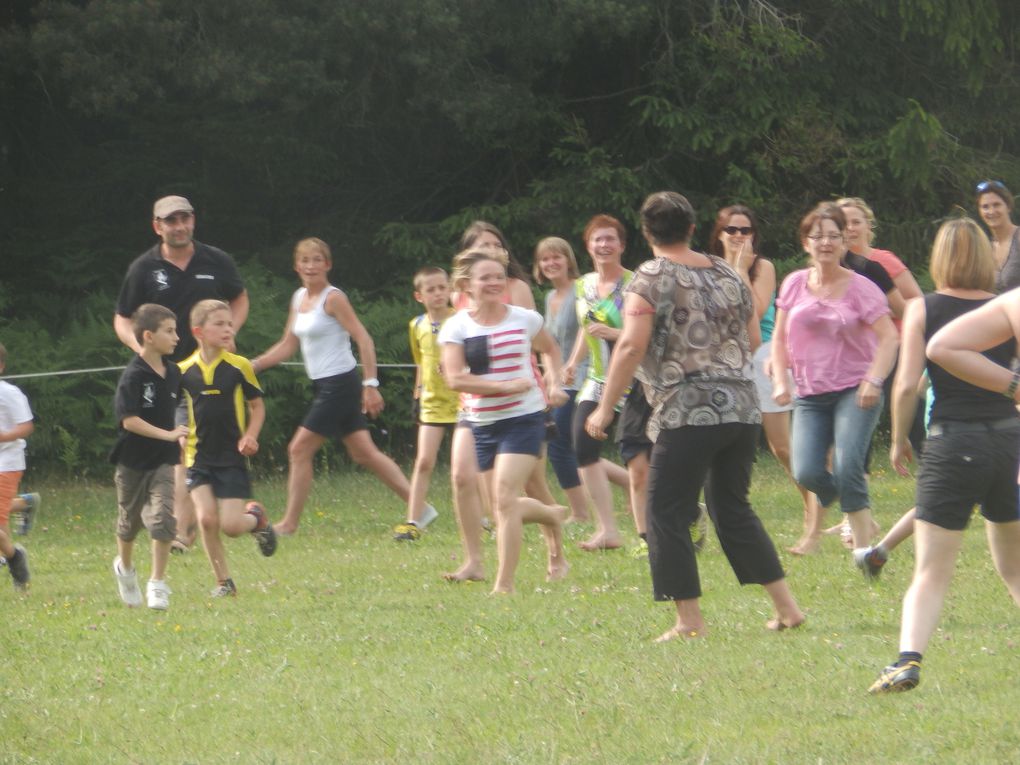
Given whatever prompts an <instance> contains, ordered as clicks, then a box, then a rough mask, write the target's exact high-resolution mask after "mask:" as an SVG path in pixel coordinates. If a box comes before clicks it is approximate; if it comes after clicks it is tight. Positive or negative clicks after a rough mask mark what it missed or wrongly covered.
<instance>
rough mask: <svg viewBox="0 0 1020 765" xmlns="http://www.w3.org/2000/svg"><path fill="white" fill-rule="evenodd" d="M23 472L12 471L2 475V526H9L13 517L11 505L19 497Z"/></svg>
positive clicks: (0, 522) (0, 502)
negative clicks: (9, 521) (8, 522)
mask: <svg viewBox="0 0 1020 765" xmlns="http://www.w3.org/2000/svg"><path fill="white" fill-rule="evenodd" d="M23 473H24V471H23V470H11V471H8V472H4V473H0V526H4V527H5V528H6V526H7V520H8V519H9V518H10V517H11V503H12V502H14V498H15V497H16V496H18V485H19V484H20V483H21V476H22V474H23Z"/></svg>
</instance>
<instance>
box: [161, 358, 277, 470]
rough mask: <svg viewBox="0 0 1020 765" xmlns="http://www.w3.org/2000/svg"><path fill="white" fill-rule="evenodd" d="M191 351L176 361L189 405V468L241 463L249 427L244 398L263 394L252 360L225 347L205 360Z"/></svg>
mask: <svg viewBox="0 0 1020 765" xmlns="http://www.w3.org/2000/svg"><path fill="white" fill-rule="evenodd" d="M199 353H200V351H195V353H193V354H192V355H191V356H189V357H188V358H186V359H185V360H184V361H182V362H180V367H181V389H182V390H183V391H184V398H185V401H186V402H187V405H188V428H189V429H190V431H191V432H190V433H189V434H188V444H187V447H186V448H185V450H184V459H185V465H187V466H188V467H195V466H197V467H200V468H208V467H243V466H244V464H245V463H244V457H243V456H241V453H240V452H239V451H238V450H237V442H238V441H240V440H241V436H242V435H243V434H244V430H245V428H246V427H247V419H248V409H247V406H246V405H245V402H246V401H248V400H250V399H253V398H260V397H261V396H262V388H261V387H259V381H258V380H257V379H256V378H255V372H254V370H253V369H252V368H251V362H250V361H248V359H246V358H244V357H243V356H238V355H237V354H236V353H228V352H227V351H223V352H222V353H221V354H220V355H219V356H218V357H217V358H216V360H215V361H213V362H212V363H211V364H206V363H205V362H204V361H202V359H201V357H200V356H199Z"/></svg>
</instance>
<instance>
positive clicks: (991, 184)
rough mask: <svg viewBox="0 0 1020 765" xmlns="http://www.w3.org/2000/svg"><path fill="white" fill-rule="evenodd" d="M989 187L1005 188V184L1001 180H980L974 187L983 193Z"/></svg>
mask: <svg viewBox="0 0 1020 765" xmlns="http://www.w3.org/2000/svg"><path fill="white" fill-rule="evenodd" d="M989 189H999V190H1000V191H1005V190H1006V184H1004V183H1003V182H1002V181H981V183H979V184H978V185H977V187H976V188H975V189H974V190H975V191H976V192H977V193H978V194H983V193H984V192H986V191H988V190H989Z"/></svg>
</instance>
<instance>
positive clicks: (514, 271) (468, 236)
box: [460, 220, 531, 286]
mask: <svg viewBox="0 0 1020 765" xmlns="http://www.w3.org/2000/svg"><path fill="white" fill-rule="evenodd" d="M486 233H488V234H492V235H493V236H494V237H496V238H497V239H499V243H500V244H501V245H502V246H503V249H504V250H506V255H507V258H508V261H507V268H506V275H507V276H509V277H510V278H511V279H519V280H520V281H522V282H524V283H525V284H527V285H528V286H531V280H530V279H529V278H528V272H527V271H525V270H524V266H522V265H521V264H520V263H518V262H517V258H515V257H514V255H513V253H512V252H510V245H509V244H507V241H506V237H505V236H503V232H502V231H500V230H499V229H498V228H496V227H495V226H494V225H493V224H491V223H489V222H488V221H484V220H476V221H475V222H474V223H472V224H471V225H470V226H468V227H467V228H466V229H464V233H463V234H461V235H460V251H461V252H463V251H464V250H470V249H471V248H472V247H474V246H475V242H476V241H477V240H478V237H480V236H481V235H482V234H486Z"/></svg>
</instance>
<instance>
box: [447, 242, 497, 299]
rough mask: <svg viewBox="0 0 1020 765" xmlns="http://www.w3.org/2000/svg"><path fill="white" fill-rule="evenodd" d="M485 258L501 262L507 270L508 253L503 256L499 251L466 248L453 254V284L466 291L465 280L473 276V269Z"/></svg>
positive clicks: (456, 287)
mask: <svg viewBox="0 0 1020 765" xmlns="http://www.w3.org/2000/svg"><path fill="white" fill-rule="evenodd" d="M483 260H491V261H492V262H493V263H499V264H500V265H501V266H503V270H504V272H505V271H506V270H507V261H506V255H505V254H504V255H503V256H502V257H500V255H499V254H498V253H495V252H489V251H488V250H464V251H462V252H458V253H457V254H456V255H454V256H453V275H452V277H451V278H452V280H453V286H454V289H457V290H460V291H461V292H464V291H465V290H464V284H463V283H464V282H466V281H467V280H468V279H470V278H471V269H472V268H474V267H475V266H476V265H477V264H479V263H481V262H482V261H483Z"/></svg>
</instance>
